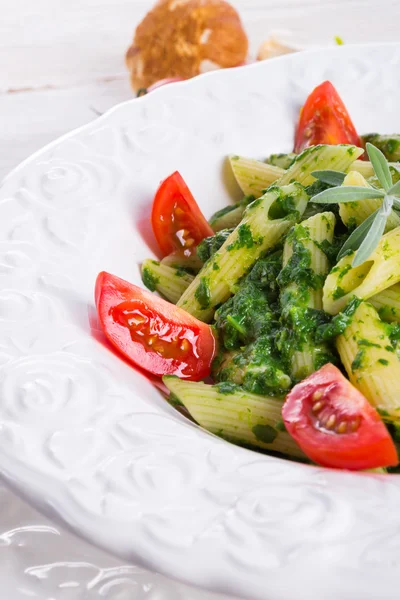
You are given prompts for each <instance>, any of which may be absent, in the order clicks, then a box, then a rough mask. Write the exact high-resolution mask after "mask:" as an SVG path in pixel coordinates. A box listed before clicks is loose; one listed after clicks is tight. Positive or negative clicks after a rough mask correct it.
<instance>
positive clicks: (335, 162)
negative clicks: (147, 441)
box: [276, 144, 363, 186]
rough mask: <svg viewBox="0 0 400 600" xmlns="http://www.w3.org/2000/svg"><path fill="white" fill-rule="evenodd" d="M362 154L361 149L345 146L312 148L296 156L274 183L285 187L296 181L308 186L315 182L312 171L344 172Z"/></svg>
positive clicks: (322, 145)
mask: <svg viewBox="0 0 400 600" xmlns="http://www.w3.org/2000/svg"><path fill="white" fill-rule="evenodd" d="M362 153H363V150H362V149H361V148H357V147H356V146H349V145H346V144H339V145H337V146H327V145H324V144H321V145H319V146H312V147H311V148H307V149H306V150H304V151H303V152H302V153H301V154H299V155H298V156H297V158H296V160H295V161H294V162H293V163H292V165H291V166H290V168H289V169H288V170H287V171H285V173H284V174H283V175H282V177H281V178H280V179H278V180H277V182H276V183H277V185H286V184H288V183H291V182H292V181H298V182H299V183H301V184H302V185H304V186H307V185H310V184H311V183H313V181H315V177H313V176H312V174H311V173H312V172H313V171H319V170H321V171H323V170H325V169H329V170H332V171H346V170H347V169H348V168H349V167H350V165H351V164H352V163H353V162H354V161H355V160H356V159H357V158H358V157H359V156H361V154H362Z"/></svg>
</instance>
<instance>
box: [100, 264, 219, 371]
mask: <svg viewBox="0 0 400 600" xmlns="http://www.w3.org/2000/svg"><path fill="white" fill-rule="evenodd" d="M95 301H96V307H97V312H98V315H99V319H100V324H101V327H102V329H103V331H104V333H105V335H106V336H107V338H108V339H109V341H110V342H111V343H112V344H113V345H114V346H115V347H116V348H117V349H118V350H119V351H120V352H121V353H122V354H123V355H124V356H125V357H126V358H127V359H128V360H129V361H130V362H132V363H134V364H135V365H137V366H139V367H141V368H142V369H144V370H145V371H148V372H149V373H153V374H154V375H159V376H162V375H178V376H179V377H181V378H182V379H193V380H194V381H198V380H199V379H203V378H204V377H207V376H208V375H209V374H210V369H211V362H212V360H213V358H214V354H215V352H216V342H215V338H214V336H213V334H212V330H211V327H210V326H209V325H206V324H205V323H202V322H201V321H198V320H197V319H195V318H194V317H192V316H191V315H189V314H188V313H187V312H185V311H184V310H182V309H181V308H178V307H177V306H174V305H173V304H170V303H169V302H166V301H165V300H163V299H162V298H159V297H158V296H156V295H155V294H151V293H150V292H146V291H145V290H142V289H141V288H139V287H137V286H136V285H132V284H131V283H128V282H127V281H124V280H123V279H120V278H119V277H116V276H115V275H110V274H109V273H105V272H102V273H100V274H99V275H98V277H97V280H96V289H95Z"/></svg>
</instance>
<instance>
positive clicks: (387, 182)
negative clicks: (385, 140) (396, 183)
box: [366, 142, 393, 192]
mask: <svg viewBox="0 0 400 600" xmlns="http://www.w3.org/2000/svg"><path fill="white" fill-rule="evenodd" d="M366 148H367V152H368V156H369V160H370V161H371V164H372V167H373V169H374V171H375V175H376V176H377V178H378V179H379V181H380V183H381V185H382V187H383V189H384V190H385V191H386V192H387V191H388V190H390V188H391V187H392V185H393V179H392V174H391V172H390V168H389V164H388V161H387V160H386V158H385V155H384V154H383V153H382V152H381V151H380V150H379V149H378V148H377V147H376V146H373V145H372V144H370V142H367V144H366Z"/></svg>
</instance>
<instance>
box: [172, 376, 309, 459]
mask: <svg viewBox="0 0 400 600" xmlns="http://www.w3.org/2000/svg"><path fill="white" fill-rule="evenodd" d="M163 381H164V383H165V385H166V386H167V388H168V389H169V390H170V391H171V393H172V395H173V396H172V401H178V402H180V403H181V404H183V405H184V406H185V407H186V409H187V410H188V411H189V413H190V414H191V416H192V417H193V418H194V420H195V421H197V423H198V424H199V425H201V426H202V427H204V429H207V431H211V433H214V434H215V435H218V436H220V437H222V438H225V439H227V440H229V441H232V442H234V443H235V444H242V445H245V446H254V447H255V448H262V449H263V450H270V451H272V452H279V453H281V454H287V455H289V456H292V457H295V458H302V459H304V458H305V456H304V454H303V452H302V451H301V450H300V448H299V447H298V445H297V444H296V442H295V441H294V440H293V438H292V437H291V436H290V435H289V434H288V433H286V431H282V417H281V410H282V405H283V400H282V399H279V398H276V397H263V396H258V395H256V394H251V393H250V392H246V391H244V390H242V389H241V388H239V387H238V386H235V385H234V384H231V383H220V384H217V385H207V384H205V383H203V382H199V383H197V382H193V381H184V380H182V379H178V378H177V377H168V376H167V377H163Z"/></svg>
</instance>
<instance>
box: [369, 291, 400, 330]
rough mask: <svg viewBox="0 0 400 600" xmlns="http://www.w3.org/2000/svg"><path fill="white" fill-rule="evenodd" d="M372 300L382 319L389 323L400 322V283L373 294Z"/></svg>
mask: <svg viewBox="0 0 400 600" xmlns="http://www.w3.org/2000/svg"><path fill="white" fill-rule="evenodd" d="M370 302H371V304H372V305H373V306H374V307H375V308H376V310H377V311H378V313H379V316H380V318H381V319H383V320H384V321H388V322H389V323H391V322H393V321H398V322H400V283H396V284H395V285H392V286H391V287H389V288H386V290H383V291H382V292H379V294H376V296H372V298H371V299H370Z"/></svg>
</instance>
